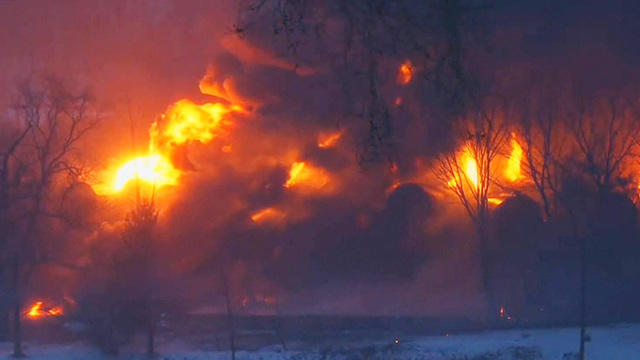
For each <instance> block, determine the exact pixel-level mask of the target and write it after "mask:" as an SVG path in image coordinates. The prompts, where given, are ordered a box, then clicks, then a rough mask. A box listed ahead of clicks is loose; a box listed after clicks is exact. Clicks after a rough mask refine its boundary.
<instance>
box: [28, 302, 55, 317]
mask: <svg viewBox="0 0 640 360" xmlns="http://www.w3.org/2000/svg"><path fill="white" fill-rule="evenodd" d="M63 313H64V311H63V309H62V307H60V306H46V305H45V304H44V302H42V301H36V303H35V304H33V305H32V306H31V307H30V308H29V310H28V311H27V312H26V316H27V317H28V318H30V319H40V318H43V317H46V316H52V317H58V316H62V314H63Z"/></svg>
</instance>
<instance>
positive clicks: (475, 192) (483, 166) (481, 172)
mask: <svg viewBox="0 0 640 360" xmlns="http://www.w3.org/2000/svg"><path fill="white" fill-rule="evenodd" d="M462 126H463V130H462V134H461V139H460V141H461V142H462V151H461V152H452V153H446V154H442V155H440V156H439V157H438V159H437V161H438V165H437V167H436V169H435V172H436V176H437V177H438V178H439V179H440V181H441V182H442V183H443V184H446V186H448V187H449V188H450V189H451V191H453V192H454V194H455V195H456V196H457V198H458V200H459V201H460V203H461V204H462V206H463V207H464V209H465V210H466V212H467V215H468V216H469V218H470V219H471V221H472V223H473V226H474V229H475V232H476V236H477V240H478V246H479V250H480V261H481V267H482V269H481V270H482V285H483V290H484V292H485V296H487V300H488V301H487V302H488V306H489V309H488V310H489V312H491V311H493V309H492V308H491V307H492V306H493V304H491V301H490V291H489V272H488V267H487V241H488V237H489V233H488V223H489V192H490V190H491V185H492V183H493V181H494V178H495V177H494V172H495V169H494V166H492V165H493V161H494V159H495V158H496V156H498V154H500V152H501V150H502V147H503V145H504V143H505V140H506V139H507V136H508V131H507V128H506V127H505V125H504V123H503V122H502V121H501V120H500V119H499V118H498V114H497V113H496V112H494V111H492V112H489V113H487V112H484V111H478V112H476V113H474V114H472V116H471V117H470V119H469V120H468V121H464V122H462Z"/></svg>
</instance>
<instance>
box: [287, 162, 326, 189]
mask: <svg viewBox="0 0 640 360" xmlns="http://www.w3.org/2000/svg"><path fill="white" fill-rule="evenodd" d="M328 182H329V176H328V175H327V173H326V172H325V171H324V170H323V169H320V168H316V167H313V166H310V165H307V164H306V163H305V162H304V161H298V162H294V163H293V164H292V165H291V168H290V169H289V179H288V180H287V182H286V183H285V184H284V187H286V188H292V187H298V186H300V187H305V188H314V189H320V188H322V187H324V186H325V185H326V184H327V183H328Z"/></svg>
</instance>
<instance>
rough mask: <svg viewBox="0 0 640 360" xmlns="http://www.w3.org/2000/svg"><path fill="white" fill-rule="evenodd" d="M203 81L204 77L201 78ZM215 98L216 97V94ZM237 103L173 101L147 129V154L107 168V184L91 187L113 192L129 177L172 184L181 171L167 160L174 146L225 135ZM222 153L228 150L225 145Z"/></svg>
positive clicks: (120, 188) (162, 184) (155, 185)
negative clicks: (109, 169)
mask: <svg viewBox="0 0 640 360" xmlns="http://www.w3.org/2000/svg"><path fill="white" fill-rule="evenodd" d="M203 81H204V80H203ZM201 89H204V90H207V91H206V92H205V91H204V90H203V93H205V94H209V95H211V91H209V90H210V89H209V88H207V87H204V88H203V86H202V82H201ZM218 97H219V96H218ZM241 111H243V108H242V107H241V106H240V105H235V104H228V103H223V102H216V103H204V104H201V105H199V104H196V103H194V102H192V101H190V100H187V99H183V100H180V101H178V102H176V103H174V104H173V105H172V106H171V107H169V109H168V110H167V111H166V112H165V113H164V114H163V115H162V116H161V117H160V118H159V119H158V120H157V121H155V122H154V123H153V124H151V127H150V129H149V153H148V154H147V155H143V156H138V157H134V158H132V159H129V160H127V161H125V162H124V163H123V164H121V165H120V166H119V167H117V168H115V169H113V170H111V171H109V175H108V177H109V178H111V180H107V182H108V186H106V187H101V186H94V189H95V190H96V192H98V193H103V194H105V193H106V194H109V193H117V192H119V191H121V190H122V189H124V188H125V186H126V185H127V184H128V183H129V182H131V181H132V180H137V181H141V182H144V183H147V184H150V185H153V186H154V187H158V188H159V187H162V186H165V185H176V184H177V183H178V181H179V178H180V176H181V175H182V170H180V169H178V168H176V167H175V166H174V164H173V162H172V161H171V158H172V154H173V152H174V151H175V147H176V146H180V145H184V144H189V143H195V142H199V143H203V144H206V143H209V142H211V141H212V140H213V139H215V138H217V137H220V136H222V135H225V134H226V133H227V132H228V130H229V128H230V127H231V125H232V121H231V119H230V117H229V114H231V113H235V112H241ZM223 148H224V150H223V151H224V152H230V151H231V145H228V144H227V145H225V146H224V147H223Z"/></svg>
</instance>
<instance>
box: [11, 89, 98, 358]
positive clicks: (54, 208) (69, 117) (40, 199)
mask: <svg viewBox="0 0 640 360" xmlns="http://www.w3.org/2000/svg"><path fill="white" fill-rule="evenodd" d="M10 115H11V120H12V122H13V124H14V126H17V127H18V128H19V129H20V130H19V131H18V133H19V135H18V136H17V137H16V138H15V140H14V141H13V142H11V143H10V146H9V147H8V149H7V152H6V153H5V155H4V157H3V164H2V174H1V175H2V180H1V181H2V182H3V184H2V185H3V190H2V191H1V192H2V199H1V200H2V205H1V206H0V207H1V208H2V210H0V216H1V217H2V220H0V221H1V223H2V226H3V227H4V228H5V229H6V230H7V231H6V232H5V231H3V233H4V236H3V237H2V242H3V243H2V244H0V245H2V249H1V251H2V259H3V263H4V265H5V270H4V272H5V275H8V274H10V275H9V278H10V279H11V281H10V283H11V284H10V292H11V293H12V294H13V299H12V306H13V333H14V339H13V340H14V356H24V352H23V350H22V331H21V317H22V313H21V307H22V293H23V291H24V288H25V287H26V286H27V285H28V281H29V278H30V275H31V273H32V272H33V271H34V269H35V268H36V267H37V266H38V265H41V264H44V263H51V262H54V261H55V259H53V258H52V249H53V247H54V245H55V244H51V243H50V241H48V240H49V239H53V238H54V237H51V236H46V235H45V232H46V231H47V230H46V229H47V227H48V224H49V222H51V221H54V220H57V221H69V219H68V218H66V216H65V214H64V212H63V211H62V210H61V207H60V204H61V201H62V200H61V197H60V195H61V191H60V188H59V183H60V182H59V181H58V180H59V179H60V178H61V177H63V176H64V175H65V174H68V173H69V172H70V170H71V169H72V168H73V166H72V163H73V152H74V150H75V146H76V145H77V144H78V142H79V141H80V140H81V139H82V138H83V137H84V136H85V135H86V133H87V132H88V131H89V130H91V129H92V128H93V127H94V126H95V124H96V123H97V117H94V116H92V108H91V96H90V94H89V93H88V92H87V91H80V92H74V91H72V90H70V88H69V87H68V86H66V85H65V84H64V83H63V82H62V81H61V80H60V79H57V78H55V77H53V76H45V77H43V78H42V79H38V80H36V79H31V80H29V81H26V82H24V83H23V84H21V86H20V87H19V88H18V94H17V99H16V101H15V104H14V106H13V108H12V109H11V111H10ZM4 185H6V187H4ZM5 229H3V230H5Z"/></svg>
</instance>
